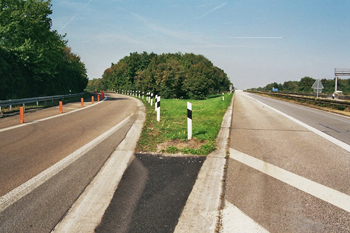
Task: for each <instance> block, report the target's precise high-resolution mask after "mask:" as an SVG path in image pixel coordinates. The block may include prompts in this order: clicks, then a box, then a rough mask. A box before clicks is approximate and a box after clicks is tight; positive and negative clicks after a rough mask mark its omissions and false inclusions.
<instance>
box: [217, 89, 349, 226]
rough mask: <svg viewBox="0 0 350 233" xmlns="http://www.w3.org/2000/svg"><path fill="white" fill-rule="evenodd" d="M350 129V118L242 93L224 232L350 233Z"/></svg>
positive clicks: (235, 119)
mask: <svg viewBox="0 0 350 233" xmlns="http://www.w3.org/2000/svg"><path fill="white" fill-rule="evenodd" d="M256 99H258V100H260V101H261V102H260V101H256ZM268 105H269V106H272V107H274V108H277V109H279V110H280V111H281V112H284V113H285V114H287V115H288V116H292V117H293V118H298V120H299V121H302V122H304V123H305V124H307V125H311V126H312V128H317V129H318V131H320V132H321V133H315V132H318V131H317V130H314V129H312V128H310V127H308V126H305V125H301V124H300V123H298V121H295V120H292V119H291V118H290V117H287V116H286V115H282V114H281V113H280V112H276V111H275V110H273V109H271V108H270V107H269V106H268ZM349 127H350V119H349V118H347V117H342V116H339V117H338V116H336V115H334V114H332V113H326V112H322V111H318V110H313V109H310V108H306V107H301V106H299V105H294V104H290V103H285V102H282V101H277V100H271V99H266V98H263V97H257V96H252V95H250V94H246V93H243V92H236V94H235V102H234V109H233V120H232V128H231V135H230V158H229V161H228V169H227V179H226V181H227V182H226V190H225V202H226V207H225V209H224V210H223V217H222V222H223V232H349V231H350V213H349V212H350V196H349V195H350V180H349V179H348V177H349V175H350V152H349V147H348V146H349V145H348V144H349V140H350V136H349ZM329 135H330V136H331V137H329ZM332 138H333V139H334V138H337V140H339V141H337V140H333V139H332ZM332 140H333V141H332Z"/></svg>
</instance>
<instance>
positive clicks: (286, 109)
mask: <svg viewBox="0 0 350 233" xmlns="http://www.w3.org/2000/svg"><path fill="white" fill-rule="evenodd" d="M247 95H248V96H252V97H253V98H254V99H257V100H259V101H261V102H262V103H265V104H267V105H269V106H271V107H273V108H276V109H278V110H279V111H281V112H283V113H285V114H287V115H289V116H291V117H293V118H295V119H298V120H300V121H302V122H304V123H305V124H307V125H310V126H311V127H313V128H316V129H318V130H320V131H322V132H324V133H326V134H328V135H330V136H332V137H334V138H336V139H338V140H340V141H342V142H345V143H347V144H350V118H349V117H347V116H341V115H339V114H333V113H330V112H326V111H323V110H319V109H315V108H311V107H305V106H302V105H298V104H293V103H288V102H285V101H280V100H276V99H272V98H267V97H264V96H261V95H253V94H247Z"/></svg>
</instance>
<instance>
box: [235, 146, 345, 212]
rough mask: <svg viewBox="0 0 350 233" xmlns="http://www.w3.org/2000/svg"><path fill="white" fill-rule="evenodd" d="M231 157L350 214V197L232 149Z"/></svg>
mask: <svg viewBox="0 0 350 233" xmlns="http://www.w3.org/2000/svg"><path fill="white" fill-rule="evenodd" d="M230 157H231V158H232V159H235V160H237V161H239V162H241V163H243V164H245V165H247V166H249V167H251V168H254V169H256V170H258V171H260V172H262V173H264V174H266V175H269V176H271V177H273V178H276V179H278V180H280V181H282V182H284V183H286V184H288V185H291V186H293V187H295V188H297V189H299V190H301V191H303V192H305V193H308V194H310V195H312V196H314V197H317V198H319V199H321V200H323V201H326V202H328V203H330V204H332V205H334V206H337V207H339V208H341V209H343V210H345V211H347V212H350V196H348V195H346V194H344V193H341V192H339V191H337V190H334V189H332V188H329V187H327V186H324V185H322V184H318V183H316V182H314V181H312V180H309V179H306V178H304V177H302V176H299V175H296V174H294V173H291V172H289V171H286V170H284V169H282V168H279V167H276V166H274V165H272V164H269V163H267V162H265V161H262V160H260V159H257V158H254V157H252V156H250V155H247V154H244V153H242V152H240V151H237V150H234V149H232V148H230Z"/></svg>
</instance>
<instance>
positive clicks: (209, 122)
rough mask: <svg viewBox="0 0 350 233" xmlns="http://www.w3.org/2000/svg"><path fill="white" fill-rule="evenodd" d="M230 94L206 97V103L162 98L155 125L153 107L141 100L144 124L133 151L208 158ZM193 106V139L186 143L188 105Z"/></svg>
mask: <svg viewBox="0 0 350 233" xmlns="http://www.w3.org/2000/svg"><path fill="white" fill-rule="evenodd" d="M232 96H233V94H225V100H224V101H223V100H222V95H213V96H209V97H208V98H207V99H205V100H183V99H161V114H160V115H161V117H160V122H157V115H156V111H155V109H154V105H153V106H150V105H149V104H148V102H146V101H144V104H145V106H146V108H147V115H146V121H145V124H144V128H143V130H142V133H141V137H140V139H139V141H138V145H137V148H136V152H138V153H140V152H142V153H145V152H155V153H171V154H176V153H182V154H193V155H207V154H209V153H210V152H212V151H214V150H215V145H216V137H217V135H218V133H219V130H220V128H221V122H222V118H223V116H224V114H225V112H226V110H227V108H228V106H229V105H230V102H231V99H232ZM188 101H189V102H191V103H192V116H193V121H192V126H193V131H192V135H193V136H192V139H191V140H187V102H188Z"/></svg>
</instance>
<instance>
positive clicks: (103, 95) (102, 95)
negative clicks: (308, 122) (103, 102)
mask: <svg viewBox="0 0 350 233" xmlns="http://www.w3.org/2000/svg"><path fill="white" fill-rule="evenodd" d="M104 98H105V93H104V92H103V91H102V92H101V99H104Z"/></svg>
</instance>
